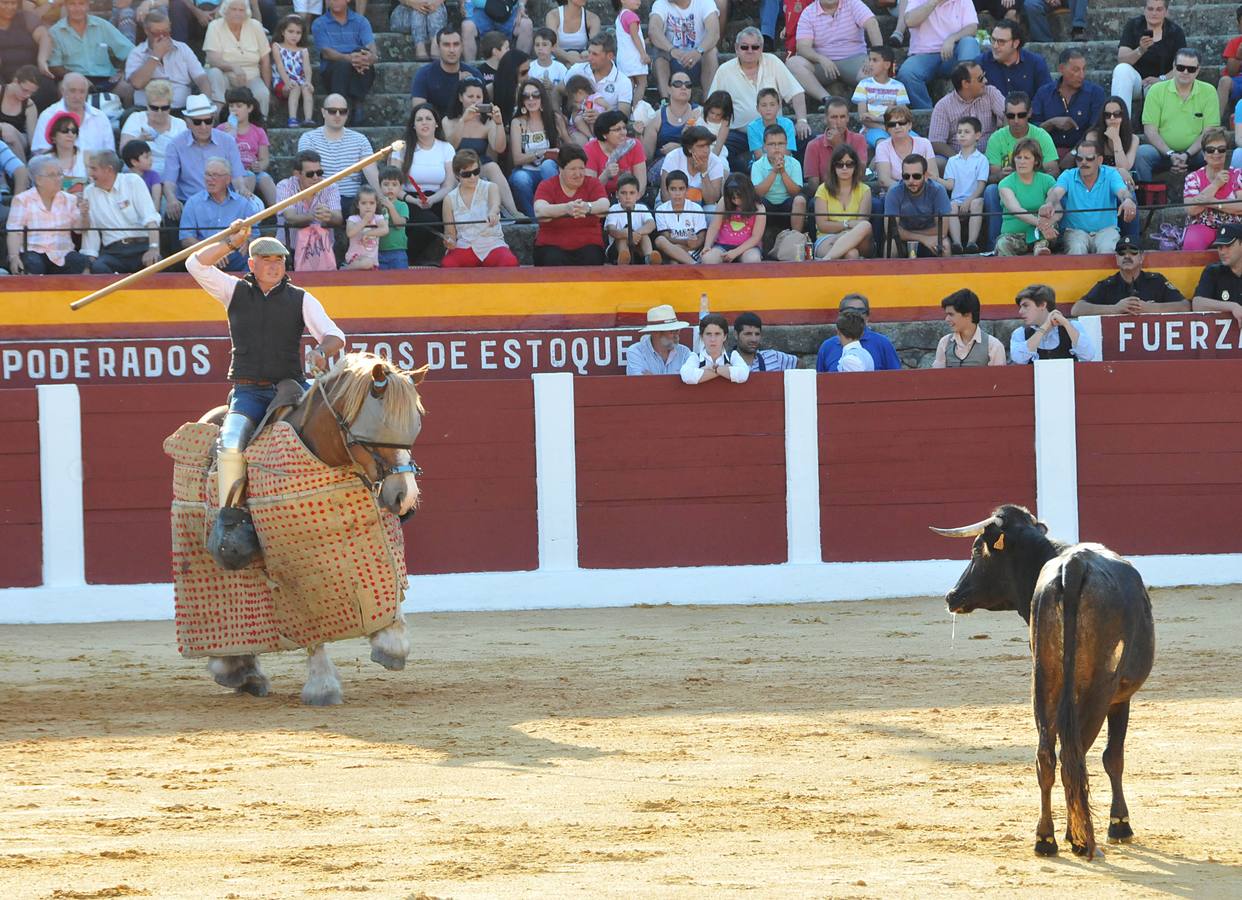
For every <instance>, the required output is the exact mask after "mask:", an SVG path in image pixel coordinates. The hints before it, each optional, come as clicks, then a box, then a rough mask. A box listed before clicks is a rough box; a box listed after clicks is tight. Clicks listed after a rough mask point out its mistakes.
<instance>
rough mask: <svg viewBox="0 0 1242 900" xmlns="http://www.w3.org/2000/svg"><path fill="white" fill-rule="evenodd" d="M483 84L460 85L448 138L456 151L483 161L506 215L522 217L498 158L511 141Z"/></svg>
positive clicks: (446, 123)
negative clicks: (470, 153)
mask: <svg viewBox="0 0 1242 900" xmlns="http://www.w3.org/2000/svg"><path fill="white" fill-rule="evenodd" d="M485 99H486V98H485V97H484V95H483V84H482V82H479V81H476V80H474V79H473V78H470V79H465V80H462V81H459V82H458V83H457V98H456V99H455V100H454V101H453V108H452V109H451V110H450V111H449V115H447V116H445V118H444V120H443V122H442V123H441V124H442V127H443V129H444V137H445V138H446V139H447V140H448V142H449V143H450V144H451V145H452V146H453V149H454V150H473V151H474V152H475V153H476V154H477V155H478V157H479V159H480V160H481V161H482V166H483V179H484V180H485V181H488V182H490V183H491V184H494V185H495V186H496V189H497V190H498V191H499V192H500V200H501V206H502V209H503V212H504V215H506V216H510V217H514V216H517V215H520V213H519V212H518V208H517V204H516V203H515V202H514V200H513V193H512V192H511V191H510V190H509V182H508V181H506V180H505V175H504V172H502V171H501V169H500V165H499V164H498V163H497V162H496V160H497V159H501V158H503V155H504V153H505V152H506V150H507V149H508V146H509V142H508V138H507V137H506V136H505V127H504V124H503V121H502V118H503V117H502V116H501V115H500V107H499V106H497V105H496V104H494V103H485V102H484V101H485Z"/></svg>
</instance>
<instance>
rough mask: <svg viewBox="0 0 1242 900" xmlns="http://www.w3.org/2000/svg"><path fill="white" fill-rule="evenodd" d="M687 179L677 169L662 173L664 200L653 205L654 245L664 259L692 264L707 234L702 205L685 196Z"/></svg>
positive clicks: (696, 258)
mask: <svg viewBox="0 0 1242 900" xmlns="http://www.w3.org/2000/svg"><path fill="white" fill-rule="evenodd" d="M689 187H690V179H689V178H687V177H686V173H685V172H683V171H681V170H680V169H670V170H668V171H666V172H664V193H665V194H666V195H667V196H668V199H667V200H665V201H664V202H663V203H661V204H660V205H659V206H657V207H656V213H655V223H656V239H655V248H656V249H657V250H659V251H660V253H661V255H662V256H663V257H664V259H666V260H669V261H671V262H676V263H681V264H682V265H684V266H692V265H694V264H695V263H697V262H698V261H699V255H700V253H701V252H702V250H703V242H704V239H705V238H706V237H707V217H706V216H704V215H703V207H701V206H699V204H697V203H695V202H694V201H693V200H688V199H686V194H687V192H688V190H689Z"/></svg>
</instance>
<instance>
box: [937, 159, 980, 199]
mask: <svg viewBox="0 0 1242 900" xmlns="http://www.w3.org/2000/svg"><path fill="white" fill-rule="evenodd" d="M988 172H989V168H988V158H987V156H985V155H984V154H982V153H980V152H979V150H978V149H977V148H976V149H975V152H974V153H972V154H970V157H969V158H967V157H965V156H962V154H961V152H958V153H955V154H953V155H952V156H950V157H949V159H948V162H946V163H945V164H944V177H945V178H952V179H953V193H952V194H951V195H950V196H949V199H950V200H952V201H953V202H954V203H960V202H961V201H963V200H965V199H966V198H967V197H969V196H970V195H971V194H973V193H974V190H975V188H976V187H977V186H978V184H979V182H980V181H982V182H983V183H984V184H987V180H988Z"/></svg>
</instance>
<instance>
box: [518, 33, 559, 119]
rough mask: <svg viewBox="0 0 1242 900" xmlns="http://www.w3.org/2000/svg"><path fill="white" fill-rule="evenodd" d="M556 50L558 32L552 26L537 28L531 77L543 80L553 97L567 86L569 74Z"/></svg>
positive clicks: (549, 94) (545, 88) (545, 87)
mask: <svg viewBox="0 0 1242 900" xmlns="http://www.w3.org/2000/svg"><path fill="white" fill-rule="evenodd" d="M555 50H556V32H555V31H553V30H552V29H551V28H536V29H535V58H534V60H533V61H532V62H531V64H530V77H531V78H534V79H535V80H537V81H542V82H543V87H544V90H546V91H547V92H548V96H550V97H552V98H553V99H555V98H556V97H557V96H558V93H557V92H558V91H560V90H561V89H562V88H563V87H564V86H565V79H566V78H567V77H568V74H569V70H568V69H567V68H565V64H564V63H563V62H561V61H560V60H559V59H556V58H554V57H553V55H552V53H553V51H555ZM519 114H520V111H519Z"/></svg>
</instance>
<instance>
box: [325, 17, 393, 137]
mask: <svg viewBox="0 0 1242 900" xmlns="http://www.w3.org/2000/svg"><path fill="white" fill-rule="evenodd" d="M311 34H312V35H313V36H314V39H315V46H316V47H318V48H319V70H320V72H321V73H322V74H323V84H324V88H325V90H324V93H327V94H341V95H342V96H344V97H348V98H349V108H350V109H351V110H352V112H351V114H350V119H349V124H350V125H359V124H361V123H362V120H363V109H362V105H363V101H364V100H365V99H366V96H367V94H369V93H370V92H371V86H372V85H373V84H375V64H376V62H378V61H379V51H378V50H376V48H375V34H374V32H372V31H371V23H370V22H368V21H367V20H366V19H365V18H364V17H363V16H360V15H358V14H357V13H356V12H354V11H353V10H352V9H350V8H349V0H328V12H327V15H323V16H319V17H318V18H316V19H315V22H314V24H313V25H311Z"/></svg>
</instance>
